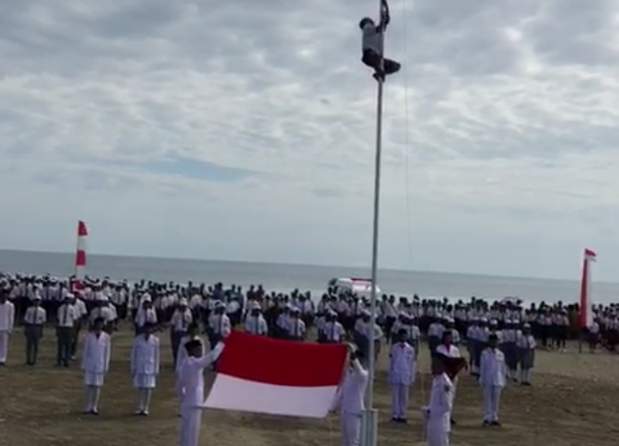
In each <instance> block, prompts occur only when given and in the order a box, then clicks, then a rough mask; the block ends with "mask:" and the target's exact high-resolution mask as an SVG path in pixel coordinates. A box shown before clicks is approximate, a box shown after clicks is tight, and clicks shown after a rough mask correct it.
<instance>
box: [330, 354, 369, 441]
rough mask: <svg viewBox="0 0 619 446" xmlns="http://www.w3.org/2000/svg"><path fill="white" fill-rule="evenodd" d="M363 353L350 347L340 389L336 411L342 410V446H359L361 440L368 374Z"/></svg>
mask: <svg viewBox="0 0 619 446" xmlns="http://www.w3.org/2000/svg"><path fill="white" fill-rule="evenodd" d="M362 356H363V353H362V352H361V351H360V350H358V349H356V348H354V347H352V346H350V347H349V358H348V367H347V370H346V375H345V376H344V381H343V382H342V385H341V386H340V388H339V389H338V393H337V395H336V399H335V407H334V409H336V408H338V407H339V409H340V424H341V429H342V446H358V445H359V441H360V438H361V416H362V414H363V411H364V410H365V402H364V398H365V389H366V388H367V385H368V376H369V375H368V372H367V370H365V369H364V368H363V366H362V365H361V362H360V361H361V359H363V358H362Z"/></svg>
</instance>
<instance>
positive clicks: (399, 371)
mask: <svg viewBox="0 0 619 446" xmlns="http://www.w3.org/2000/svg"><path fill="white" fill-rule="evenodd" d="M407 339H408V333H407V332H406V330H404V329H401V330H400V331H399V332H398V335H397V343H394V344H393V345H392V347H391V353H390V354H389V382H390V384H391V395H392V399H391V409H392V410H391V414H392V416H391V420H392V421H394V422H396V423H406V422H407V421H406V418H407V415H406V414H407V411H408V399H409V394H410V386H412V385H413V384H414V383H415V369H416V367H415V349H414V348H413V347H412V346H411V345H410V344H409V343H408V342H407Z"/></svg>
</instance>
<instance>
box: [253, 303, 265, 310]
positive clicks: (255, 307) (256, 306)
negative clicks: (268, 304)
mask: <svg viewBox="0 0 619 446" xmlns="http://www.w3.org/2000/svg"><path fill="white" fill-rule="evenodd" d="M251 309H252V310H261V309H262V308H261V307H260V304H259V303H258V302H256V301H253V302H252V303H251Z"/></svg>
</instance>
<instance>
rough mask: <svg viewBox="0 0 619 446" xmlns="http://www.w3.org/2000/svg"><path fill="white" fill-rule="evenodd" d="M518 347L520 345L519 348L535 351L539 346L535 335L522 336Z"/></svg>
mask: <svg viewBox="0 0 619 446" xmlns="http://www.w3.org/2000/svg"><path fill="white" fill-rule="evenodd" d="M517 345H518V348H523V349H527V350H535V347H536V346H537V344H536V342H535V338H534V337H533V335H522V336H520V337H519V338H518V342H517Z"/></svg>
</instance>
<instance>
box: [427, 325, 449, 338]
mask: <svg viewBox="0 0 619 446" xmlns="http://www.w3.org/2000/svg"><path fill="white" fill-rule="evenodd" d="M444 332H445V327H444V326H443V324H441V323H440V322H433V323H432V324H430V327H429V328H428V336H433V337H437V338H442V337H443V333H444Z"/></svg>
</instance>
